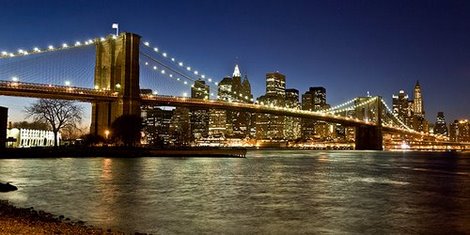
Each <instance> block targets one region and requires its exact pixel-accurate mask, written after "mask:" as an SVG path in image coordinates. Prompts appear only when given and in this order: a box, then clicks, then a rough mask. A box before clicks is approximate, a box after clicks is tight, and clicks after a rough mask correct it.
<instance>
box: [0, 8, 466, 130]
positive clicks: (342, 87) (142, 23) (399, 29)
mask: <svg viewBox="0 0 470 235" xmlns="http://www.w3.org/2000/svg"><path fill="white" fill-rule="evenodd" d="M1 11H2V13H1V14H0V32H2V37H0V50H7V51H16V50H17V49H18V48H32V47H34V46H43V47H45V46H47V45H48V44H50V43H53V44H60V43H62V42H64V41H68V42H73V41H75V40H83V39H88V38H90V37H97V36H101V35H106V34H110V33H113V30H112V29H111V24H112V23H113V22H117V23H119V25H120V29H121V31H129V32H134V33H137V34H140V35H142V36H143V38H144V39H145V40H149V41H151V42H153V43H155V44H157V45H158V46H159V47H160V48H164V49H165V50H166V51H167V52H168V53H171V54H172V55H174V56H175V57H178V58H180V59H181V60H183V61H186V62H188V63H190V64H191V65H192V66H194V67H197V68H198V70H199V71H203V72H204V73H206V74H208V75H210V76H212V77H213V78H218V79H221V78H222V77H223V76H225V75H229V74H231V73H232V70H233V66H234V64H235V63H239V64H240V68H241V70H242V72H243V73H247V74H248V78H249V80H250V82H251V83H252V88H253V93H254V95H255V97H258V96H260V95H262V94H263V93H264V89H265V87H264V86H265V73H266V72H271V71H280V72H282V73H284V74H285V75H286V76H287V85H288V87H289V88H296V89H298V90H300V92H301V93H303V92H305V91H306V90H307V89H308V87H310V86H324V87H325V88H326V89H327V101H328V103H330V104H333V105H334V104H338V103H341V102H343V101H346V100H348V99H350V98H352V97H356V96H361V95H366V92H367V91H369V92H370V93H371V94H372V95H381V96H383V97H385V98H386V99H387V100H388V101H389V102H388V103H390V100H391V95H392V94H393V93H397V92H398V91H399V90H400V89H404V90H405V91H406V92H407V93H409V94H410V95H411V92H412V90H413V86H414V84H415V83H416V80H419V81H420V84H421V87H422V89H423V96H424V104H425V110H426V117H427V118H428V119H429V120H430V121H431V122H434V121H435V116H436V114H437V112H438V111H444V112H445V114H446V117H447V122H451V121H452V120H453V119H456V118H470V106H469V105H468V101H469V100H470V92H468V90H469V88H470V14H468V12H470V2H468V1H346V0H345V1H300V0H295V1H253V0H251V1H245V0H240V1H212V0H205V1H178V0H177V1H80V0H78V1H22V0H19V1H17V0H4V1H2V9H1ZM0 80H4V79H3V78H1V79H0ZM29 102H30V100H26V99H19V98H9V97H0V105H2V106H7V107H9V108H10V116H11V117H12V118H14V119H21V116H22V115H23V114H22V113H21V110H22V109H23V106H24V105H27V104H28V103H29ZM87 116H89V114H87Z"/></svg>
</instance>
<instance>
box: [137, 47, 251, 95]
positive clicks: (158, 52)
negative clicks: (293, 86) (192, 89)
mask: <svg viewBox="0 0 470 235" xmlns="http://www.w3.org/2000/svg"><path fill="white" fill-rule="evenodd" d="M143 45H145V46H147V47H149V48H150V43H149V42H144V43H143ZM153 51H154V52H156V53H157V54H159V55H161V56H163V57H165V58H167V57H168V54H167V53H165V52H163V53H160V50H159V49H158V48H157V47H154V48H153ZM142 55H144V56H145V57H147V58H148V59H150V60H152V61H153V62H155V63H158V64H160V66H163V67H165V68H167V69H168V70H171V71H173V72H174V73H177V74H179V75H180V76H181V77H184V78H185V79H187V80H190V81H192V82H194V79H192V78H191V77H189V76H188V75H186V74H184V73H181V72H179V71H177V70H175V69H172V68H171V67H170V66H167V65H166V64H165V63H162V62H161V61H159V60H157V59H155V58H153V57H151V56H150V55H148V54H146V53H142ZM171 61H172V62H174V63H175V64H176V63H177V64H178V66H179V67H184V64H183V62H177V60H176V59H175V58H171ZM144 65H148V62H145V63H144ZM153 67H154V70H157V69H158V67H157V66H153ZM186 70H188V71H191V67H190V66H187V67H186ZM163 71H164V73H166V71H165V70H163ZM160 72H161V71H160ZM193 74H194V75H196V78H198V79H202V80H204V81H207V82H208V83H213V84H214V85H215V86H217V85H218V82H215V81H213V80H212V78H206V76H205V75H204V74H199V72H198V71H197V70H196V71H194V72H193ZM171 75H172V76H171V77H170V78H173V77H174V75H173V74H171ZM176 80H177V81H180V80H181V79H180V78H179V79H178V78H177V79H176ZM185 85H187V84H185ZM208 85H209V86H210V85H211V84H208ZM212 88H218V87H212ZM216 90H217V89H216ZM224 91H226V92H227V93H230V94H231V95H233V96H234V97H237V98H234V100H237V99H239V100H244V101H247V102H253V101H254V100H253V98H249V97H248V96H243V94H241V93H237V92H236V91H231V90H226V89H224ZM211 96H215V95H214V94H213V93H211ZM217 98H220V97H219V96H217ZM232 98H233V97H232Z"/></svg>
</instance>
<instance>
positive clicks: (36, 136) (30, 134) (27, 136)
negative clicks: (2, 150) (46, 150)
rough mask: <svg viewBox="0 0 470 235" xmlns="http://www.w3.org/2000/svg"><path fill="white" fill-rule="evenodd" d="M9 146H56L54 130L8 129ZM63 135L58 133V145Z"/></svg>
mask: <svg viewBox="0 0 470 235" xmlns="http://www.w3.org/2000/svg"><path fill="white" fill-rule="evenodd" d="M7 140H8V141H7V146H8V147H9V148H29V147H48V146H54V132H52V131H44V130H31V129H18V128H11V129H8V130H7ZM60 140H61V136H60V133H58V136H57V145H60V144H59V143H60Z"/></svg>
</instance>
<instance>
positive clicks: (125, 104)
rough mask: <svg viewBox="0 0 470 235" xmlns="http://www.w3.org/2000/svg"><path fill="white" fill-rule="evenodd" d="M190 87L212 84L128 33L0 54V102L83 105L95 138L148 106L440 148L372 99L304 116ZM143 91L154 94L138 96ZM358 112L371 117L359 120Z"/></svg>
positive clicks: (366, 144) (371, 145) (367, 145)
mask: <svg viewBox="0 0 470 235" xmlns="http://www.w3.org/2000/svg"><path fill="white" fill-rule="evenodd" d="M83 61H85V62H83ZM84 63H85V65H84ZM196 80H202V81H204V82H205V83H206V84H208V85H209V86H211V88H213V90H217V85H218V83H217V82H216V81H215V80H214V79H213V78H211V77H210V76H209V75H207V74H205V73H203V72H202V71H198V70H197V69H196V68H194V67H193V66H192V65H191V64H189V63H187V62H183V61H180V60H178V59H177V58H175V57H173V56H172V55H170V54H168V53H166V52H165V51H164V50H162V49H161V48H158V47H156V46H155V45H153V43H152V42H151V41H149V40H147V39H146V38H142V37H141V36H139V35H136V34H133V33H121V34H119V35H109V36H107V37H100V38H95V39H88V40H85V41H76V42H74V43H71V44H67V43H63V44H60V45H49V46H47V47H44V48H39V47H35V48H32V49H28V50H27V49H19V50H17V51H15V52H8V51H2V52H1V54H0V95H4V96H19V97H31V98H51V99H67V100H77V101H82V102H89V103H91V104H92V115H91V130H90V131H91V133H93V134H100V135H103V133H104V132H105V131H106V130H107V129H108V128H109V127H110V125H111V123H112V122H113V121H114V120H115V119H116V118H117V117H119V116H121V115H124V114H137V115H140V112H141V106H142V105H152V106H170V107H191V108H205V109H217V110H231V111H239V112H240V111H242V112H249V113H257V114H272V115H278V116H286V117H296V118H302V119H303V120H311V121H312V122H314V121H325V122H329V123H338V124H341V125H343V126H345V127H351V128H355V147H356V149H372V150H374V149H382V144H383V143H382V142H383V135H384V134H394V135H402V136H409V137H411V138H420V139H427V140H429V141H431V142H433V143H446V142H447V139H446V138H445V137H443V136H439V135H433V134H429V133H424V132H418V131H415V130H413V129H412V128H410V127H408V126H407V125H405V124H404V123H403V122H402V121H401V120H400V119H399V118H398V117H397V116H396V115H394V114H393V112H392V110H391V109H390V108H389V106H388V105H387V104H386V102H385V101H384V100H383V99H382V98H381V97H380V96H367V97H352V98H351V99H350V100H348V101H346V102H344V103H342V104H338V105H334V106H332V107H331V108H328V109H324V110H319V111H308V110H301V109H294V108H288V107H278V106H275V105H272V104H264V103H261V102H257V101H254V100H253V98H250V97H247V96H246V97H244V96H243V95H242V94H237V93H236V92H235V91H234V92H231V93H230V94H231V96H233V99H223V100H222V99H218V97H217V95H216V94H214V93H210V94H208V96H207V97H206V98H204V99H195V98H189V97H187V92H188V91H189V90H190V89H191V87H193V86H194V82H195V81H196ZM144 89H147V90H149V89H151V90H153V91H154V92H153V93H150V94H148V93H142V92H141V91H142V90H144ZM229 92H230V91H229ZM174 94H183V95H179V96H175V95H174ZM364 110H374V111H372V112H367V114H364ZM351 111H353V112H351ZM351 113H354V115H351Z"/></svg>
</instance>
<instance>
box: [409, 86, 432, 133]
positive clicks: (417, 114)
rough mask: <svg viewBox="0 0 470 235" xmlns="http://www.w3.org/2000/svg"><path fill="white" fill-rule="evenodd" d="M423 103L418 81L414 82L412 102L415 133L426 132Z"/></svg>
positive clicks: (426, 124) (426, 125)
mask: <svg viewBox="0 0 470 235" xmlns="http://www.w3.org/2000/svg"><path fill="white" fill-rule="evenodd" d="M424 114H425V112H424V103H423V94H422V92H421V86H420V85H419V81H416V85H415V88H414V101H413V129H415V130H416V131H422V132H428V131H429V130H428V123H427V121H426V119H425V116H424Z"/></svg>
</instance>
